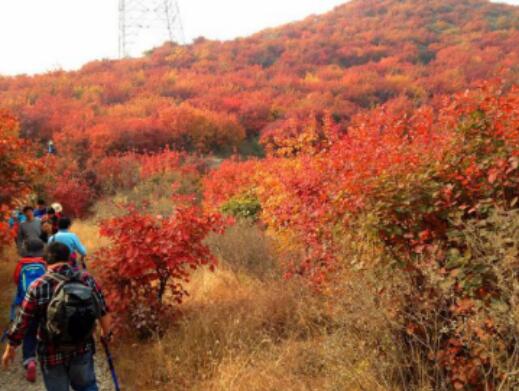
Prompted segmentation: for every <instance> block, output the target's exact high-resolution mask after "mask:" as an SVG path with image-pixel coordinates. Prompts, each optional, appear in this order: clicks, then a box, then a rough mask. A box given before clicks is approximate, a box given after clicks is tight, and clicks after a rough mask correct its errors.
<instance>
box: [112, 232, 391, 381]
mask: <svg viewBox="0 0 519 391" xmlns="http://www.w3.org/2000/svg"><path fill="white" fill-rule="evenodd" d="M210 244H211V247H212V248H213V249H215V250H216V253H217V254H218V256H219V257H220V261H221V267H220V268H219V270H218V271H217V272H215V273H211V272H209V271H206V270H200V271H198V272H197V273H196V274H195V275H194V276H193V279H192V281H191V283H190V284H189V286H188V291H189V292H190V293H191V296H190V297H189V298H188V299H187V300H186V302H185V303H184V304H183V305H182V312H183V315H182V316H181V318H180V319H179V321H178V323H177V324H176V325H174V326H172V327H171V328H170V329H169V331H168V332H167V334H166V335H165V336H163V337H162V338H161V339H156V340H152V341H148V342H144V343H143V342H141V341H138V340H137V339H136V338H130V341H129V342H128V341H127V342H128V343H126V344H124V345H122V344H121V345H120V346H119V349H118V350H117V357H118V363H117V364H118V366H119V369H120V371H121V373H122V377H123V379H124V382H125V387H126V389H128V390H143V389H146V390H158V391H159V390H160V391H162V390H164V391H165V390H168V391H169V390H179V391H180V390H182V391H185V390H192V391H202V390H204V391H207V390H209V391H217V390H232V391H255V390H257V391H260V390H261V391H270V390H272V391H274V390H276V391H277V390H286V391H303V390H312V391H313V390H317V391H321V390H322V391H342V390H348V391H350V390H351V391H357V390H358V391H363V390H368V391H393V390H396V389H397V388H394V387H392V386H391V385H390V383H391V381H390V380H388V381H386V382H384V381H381V380H380V374H385V372H387V371H391V370H392V368H387V366H388V365H386V362H387V357H385V358H384V359H382V360H381V356H380V351H381V350H382V345H384V346H383V347H384V348H387V350H391V348H390V346H391V345H392V343H393V342H392V340H391V338H390V337H389V336H388V333H389V332H390V330H389V329H388V327H387V326H388V323H387V319H386V318H385V317H384V316H374V314H373V312H374V311H376V308H377V303H375V301H374V300H373V299H372V297H371V296H368V297H366V298H363V296H366V293H367V290H366V287H367V285H366V284H368V283H367V282H360V281H359V282H358V283H356V284H354V285H353V286H351V285H347V286H341V287H337V290H334V291H333V292H330V293H329V295H321V294H317V293H316V292H313V291H312V290H311V289H309V287H308V286H306V285H304V283H303V282H301V281H294V280H292V281H283V280H282V279H279V278H265V276H269V275H275V274H276V273H273V274H271V272H272V271H276V268H275V267H272V266H269V265H272V263H271V262H265V263H263V261H264V260H265V257H269V258H271V256H270V255H269V254H267V252H266V250H265V249H266V248H267V246H268V244H267V242H266V239H265V238H264V237H263V234H262V233H261V231H259V230H258V229H257V228H256V227H254V226H251V225H248V226H247V225H242V226H240V228H239V229H236V230H231V231H228V232H227V234H226V235H225V236H223V237H219V238H218V237H214V238H211V240H210ZM232 249H236V252H235V253H233V251H232ZM370 255H371V254H370ZM229 259H230V262H229V261H228V260H229ZM258 263H261V264H258ZM269 268H272V270H269ZM348 278H349V276H348ZM347 290H351V291H347ZM336 294H348V295H349V296H348V299H347V300H346V299H345V300H342V299H341V298H339V300H337V298H336V296H334V295H336ZM356 301H358V304H357V305H354V306H353V307H352V308H353V309H354V310H355V311H357V310H359V311H360V312H359V313H357V316H356V318H355V315H354V314H353V313H352V312H351V311H341V310H338V309H337V307H342V306H346V305H352V304H355V302H356ZM349 322H353V325H351V326H350V325H349V324H348V323H349ZM371 335H372V337H371ZM366 337H368V341H367V342H366V341H365V340H364V339H365V338H366ZM388 345H389V347H388ZM380 362H382V363H380ZM389 366H390V365H389Z"/></svg>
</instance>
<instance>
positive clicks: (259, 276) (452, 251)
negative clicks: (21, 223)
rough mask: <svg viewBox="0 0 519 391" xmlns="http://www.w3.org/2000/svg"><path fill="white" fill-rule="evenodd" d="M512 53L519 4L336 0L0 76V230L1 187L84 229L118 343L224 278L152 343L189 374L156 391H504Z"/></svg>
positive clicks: (157, 326) (509, 334)
mask: <svg viewBox="0 0 519 391" xmlns="http://www.w3.org/2000/svg"><path fill="white" fill-rule="evenodd" d="M518 43H519V7H512V6H506V5H498V4H493V3H490V2H489V1H486V0H463V1H459V0H432V1H426V0H354V1H352V2H349V3H347V4H345V5H343V6H340V7H338V8H337V9H335V10H334V11H332V12H330V13H328V14H326V15H322V16H313V17H310V18H308V19H307V20H304V21H301V22H297V23H293V24H290V25H287V26H282V27H279V28H275V29H270V30H267V31H263V32H261V33H258V34H256V35H254V36H252V37H249V38H244V39H239V40H235V41H230V42H215V41H209V40H206V39H203V38H200V39H197V40H196V41H195V42H194V43H193V44H192V45H188V46H176V45H171V44H167V45H164V46H163V47H160V48H157V49H155V50H152V51H150V52H149V53H148V54H147V55H146V56H145V57H143V58H139V59H126V60H121V61H99V62H94V63H91V64H88V65H86V66H85V67H84V68H83V69H81V70H79V71H77V72H55V73H50V74H46V75H39V76H34V77H26V76H20V77H16V78H2V79H0V105H1V106H2V107H4V108H5V109H8V110H9V111H2V112H1V113H0V138H1V139H2V140H5V142H3V143H1V144H0V145H3V147H2V148H3V150H5V158H4V157H2V159H3V160H2V161H3V163H2V165H0V170H3V171H2V175H4V172H5V175H6V178H8V179H9V181H8V182H6V183H8V187H6V191H4V192H2V193H0V196H1V198H0V204H1V206H2V213H4V212H7V211H9V209H10V208H12V207H13V206H15V205H16V203H17V202H18V201H19V200H18V199H17V198H16V197H13V194H14V193H15V192H16V191H19V192H20V194H21V195H23V196H25V195H27V194H30V193H31V192H33V193H38V194H43V195H45V196H46V197H47V198H52V199H57V200H60V201H61V202H62V203H63V204H64V208H65V210H67V211H68V213H69V214H72V215H74V216H77V217H85V216H86V217H92V218H95V219H97V221H98V222H100V225H101V229H100V234H101V235H102V236H104V237H105V238H107V239H108V241H109V242H111V243H112V245H111V246H106V247H104V248H102V249H100V251H98V252H97V253H96V255H95V256H94V259H95V264H96V266H97V267H98V268H100V269H101V272H100V274H99V275H100V278H101V279H102V281H103V284H104V285H105V286H106V287H107V289H108V290H110V291H111V292H112V294H111V295H110V296H109V298H108V299H109V301H111V305H112V308H114V312H115V315H116V325H117V326H118V329H119V331H121V332H122V333H124V331H125V330H126V331H128V329H131V330H132V331H133V333H134V334H138V335H139V338H142V339H146V338H150V336H151V335H161V336H162V335H166V336H167V335H168V334H167V330H168V328H170V327H171V324H172V323H173V322H174V321H175V320H178V318H177V316H178V311H176V309H177V306H178V305H179V304H180V303H182V302H183V300H184V299H185V298H186V296H187V290H186V289H188V288H186V286H187V285H186V284H187V282H188V281H189V280H190V278H191V274H190V272H189V271H188V268H190V269H193V270H194V269H197V268H201V267H202V266H209V269H214V268H218V267H221V268H220V269H218V270H223V273H226V272H229V273H234V274H233V276H234V277H233V278H231V280H232V282H231V283H229V281H226V282H225V283H222V286H224V285H225V284H227V285H225V286H231V285H232V284H238V285H239V286H238V287H236V289H234V288H233V292H232V293H229V292H224V293H222V294H221V297H216V298H215V297H213V296H211V297H210V298H209V299H207V303H209V304H207V303H205V304H200V303H199V302H195V304H193V302H191V305H192V307H191V308H192V309H193V308H194V310H193V312H191V313H189V311H187V315H186V317H184V318H182V319H183V322H184V323H181V324H180V325H179V328H178V329H177V330H176V331H178V332H179V333H180V334H175V333H172V334H170V338H172V341H173V342H172V343H171V346H168V347H167V348H163V347H162V345H161V344H160V343H159V345H160V352H162V353H161V354H163V355H164V356H165V357H166V359H170V358H171V357H170V356H172V355H173V354H175V355H177V354H178V356H177V358H176V359H177V361H176V362H175V366H176V365H179V366H183V368H184V370H185V373H189V374H190V375H189V376H187V375H186V376H185V377H183V374H182V371H177V370H176V367H175V368H174V369H175V370H171V371H170V372H167V374H164V373H163V372H160V369H157V368H153V369H151V372H154V371H157V373H159V375H157V376H159V377H160V378H161V379H165V380H164V387H165V388H164V389H168V388H167V387H168V386H171V384H180V385H181V387H184V388H183V389H193V390H196V389H214V390H218V389H222V387H223V386H222V384H232V385H235V382H238V380H236V379H237V376H238V375H237V374H236V370H235V368H237V367H239V371H242V370H244V368H245V369H246V370H250V371H251V373H253V374H256V375H257V374H258V373H260V374H261V376H267V375H268V376H270V377H268V378H267V379H266V380H265V383H262V384H260V383H257V384H256V383H255V387H256V388H254V387H252V388H251V387H248V386H247V384H249V383H247V382H246V380H243V379H242V380H243V383H240V387H242V388H239V387H238V386H236V387H237V388H236V389H237V390H238V389H247V390H248V389H258V390H264V389H273V390H276V389H294V390H299V389H301V390H303V389H309V388H308V387H309V386H308V384H312V385H313V386H316V387H317V388H315V387H314V388H312V386H310V388H312V389H319V390H321V389H322V390H337V389H348V388H345V387H349V386H351V384H356V385H357V384H358V388H354V389H359V390H361V389H369V390H384V391H387V390H441V391H444V390H449V391H450V390H467V391H480V390H481V391H482V390H508V391H511V390H517V389H518V387H519V374H518V372H517V368H518V367H519V351H518V349H517V346H519V328H518V325H519V304H518V303H519V287H518V285H517V279H518V278H519V242H518V238H519V235H518V229H519V212H518V207H519V86H518V82H519V67H518V64H519V45H518ZM50 139H52V140H54V141H55V142H56V145H57V149H58V154H57V155H53V154H49V155H46V154H43V153H39V154H38V153H37V152H35V151H37V150H38V149H39V150H40V151H41V150H43V149H44V147H43V146H44V144H45V142H47V141H48V140H50ZM21 140H23V141H21ZM41 155H43V156H41ZM0 162H1V161H0ZM4 167H5V168H4ZM12 172H15V175H14V174H12ZM7 173H10V174H9V176H7ZM24 174H25V175H24ZM21 178H25V180H22V179H21ZM136 233H138V234H136ZM237 276H238V277H237ZM231 280H230V281H231ZM243 281H246V284H248V285H247V287H248V289H249V288H250V287H253V288H250V289H249V290H247V289H245V288H244V287H243V286H242V285H245V283H243ZM228 283H229V284H228ZM215 284H216V283H215ZM240 284H242V285H240ZM202 285H203V284H202ZM232 286H235V285H232ZM203 288H204V289H201V291H203V292H206V289H205V288H206V287H205V286H204V287H203ZM210 288H211V287H208V288H207V291H208V290H209V289H210ZM215 291H217V289H216V288H215ZM122 292H124V294H123V293H122ZM247 292H252V293H250V294H249V293H247ZM258 292H259V293H261V294H260V295H259V296H258V295H257V293H258ZM205 294H207V293H205ZM207 295H209V296H210V294H207ZM240 295H242V296H240ZM202 296H203V295H202ZM204 297H205V296H204ZM258 297H259V299H257V298H258ZM238 298H239V300H238ZM168 299H170V300H168ZM218 299H220V301H218ZM203 300H205V299H202V303H203ZM233 300H236V301H233ZM254 300H257V301H254ZM260 300H263V302H261V303H260V304H262V305H263V306H261V305H259V306H258V303H259V302H260ZM279 302H283V303H285V304H286V305H278V304H279ZM219 305H222V306H225V308H226V309H227V310H228V311H229V313H230V314H231V315H233V316H234V315H235V316H236V319H238V323H236V324H233V325H234V326H233V325H231V324H230V323H229V319H234V318H232V316H227V314H226V313H224V314H225V317H226V318H225V319H222V318H221V316H222V312H220V307H219ZM197 306H200V307H197ZM303 307H304V308H303ZM187 308H190V307H189V306H188V307H187ZM201 308H202V309H203V310H202V311H200V309H201ZM212 308H214V311H215V312H214V313H213V312H211V311H212ZM243 308H250V309H254V310H251V311H249V312H250V313H249V312H248V313H247V314H245V313H243ZM274 308H275V310H274ZM256 309H257V311H256ZM240 311H241V312H240ZM255 311H256V312H255ZM204 316H206V317H205V318H204ZM254 316H257V317H256V318H254ZM190 322H191V323H190ZM197 322H198V323H197ZM239 322H243V324H247V325H248V326H249V328H247V327H244V326H242V323H239ZM208 323H211V327H208ZM208 330H209V331H208ZM212 333H214V334H212ZM179 335H180V336H179ZM193 335H195V337H194V338H193V337H192V336H193ZM213 335H218V338H216V339H215V338H213ZM182 338H184V339H182ZM179 339H181V341H180V342H181V343H180V342H179ZM193 341H196V342H193ZM265 341H266V342H265ZM139 346H141V345H139ZM260 346H261V347H262V348H261V349H259V348H258V347H260ZM263 346H267V347H265V348H263ZM168 349H170V350H171V351H173V352H175V353H169V355H167V354H166V353H164V352H165V351H168ZM175 349H178V350H175ZM181 349H185V351H181ZM298 349H300V350H298ZM305 349H306V350H305ZM193 351H196V352H197V354H196V355H193V353H192V352H193ZM186 352H188V353H186ZM300 352H301V354H299V353H300ZM305 352H306V353H308V356H307V355H305V354H306V353H305ZM303 353H304V354H303ZM310 353H311V354H310ZM150 354H151V353H150ZM213 354H214V355H213ZM195 356H196V357H195ZM179 357H180V358H179ZM243 357H245V359H243ZM287 357H288V358H287ZM290 357H292V358H293V361H294V364H293V366H290V365H289V364H287V361H291V360H292V359H290ZM240 358H241V359H240ZM303 359H304V360H308V362H310V363H311V365H310V364H308V365H307V364H306V363H305V362H302V361H298V360H303ZM190 360H191V361H190ZM238 362H239V364H238ZM280 362H281V363H285V365H286V367H284V368H282V372H276V371H279V368H273V367H272V366H269V365H274V364H272V363H280ZM295 363H297V365H300V367H299V366H297V365H296V364H295ZM255 365H257V367H255ZM262 365H263V366H262ZM235 366H236V367H235ZM159 367H160V365H159ZM229 368H230V369H229ZM287 368H288V369H287ZM226 369H227V371H226ZM197 371H198V372H197ZM204 371H205V372H204ZM254 371H256V372H254ZM269 371H270V372H269ZM154 373H155V372H154ZM240 373H241V372H240ZM279 373H283V374H284V375H285V374H286V375H287V376H288V378H289V379H292V380H293V381H294V382H295V381H299V380H300V379H301V378H304V379H305V381H308V382H307V383H304V382H303V383H304V385H302V386H301V387H300V388H297V387H295V386H294V384H295V383H294V384H292V383H291V385H292V386H294V388H287V386H286V383H285V385H282V383H279V382H281V381H282V378H283V377H284V376H279ZM219 376H220V377H219ZM226 376H227V377H226ZM261 376H259V377H258V376H249V381H251V380H250V379H257V378H261V379H263V377H261ZM226 379H227V381H228V382H230V383H225V381H226ZM229 379H230V380H229ZM135 381H136V382H143V383H142V384H140V383H139V384H140V385H141V387H142V388H146V387H147V386H149V383H146V379H135ZM265 384H269V386H268V387H267V386H265ZM299 384H301V383H299ZM218 385H220V387H221V388H218ZM224 389H227V388H225V387H224ZM229 389H230V388H229ZM352 389H353V388H352Z"/></svg>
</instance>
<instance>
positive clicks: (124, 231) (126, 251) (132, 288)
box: [95, 207, 223, 335]
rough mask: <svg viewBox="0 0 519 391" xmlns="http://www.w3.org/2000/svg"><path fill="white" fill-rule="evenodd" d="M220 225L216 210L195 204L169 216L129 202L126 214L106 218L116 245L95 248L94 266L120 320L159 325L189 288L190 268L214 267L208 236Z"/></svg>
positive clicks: (147, 327)
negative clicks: (213, 212)
mask: <svg viewBox="0 0 519 391" xmlns="http://www.w3.org/2000/svg"><path fill="white" fill-rule="evenodd" d="M222 229H223V221H222V220H221V219H220V217H219V216H218V215H210V214H203V213H202V212H201V211H200V210H199V209H197V208H196V207H185V208H178V209H177V210H176V211H175V213H174V214H173V215H172V216H170V217H167V218H164V217H162V216H151V215H146V214H141V213H140V212H138V211H137V210H135V209H134V208H130V210H129V213H128V214H127V215H125V216H123V217H119V218H114V219H111V220H107V221H104V222H103V223H102V227H101V234H102V235H103V236H105V237H107V238H109V239H110V240H111V242H112V245H111V246H110V247H108V248H105V249H102V250H100V251H99V252H98V253H96V254H95V267H96V269H97V270H98V273H99V276H100V278H101V280H102V282H103V285H104V287H105V290H106V292H107V299H108V302H109V305H110V308H111V309H112V311H113V312H114V313H115V314H116V315H117V317H116V324H117V326H118V327H119V328H120V329H124V328H126V329H132V328H133V329H137V330H139V331H140V332H141V333H142V335H146V334H147V333H149V332H150V331H156V330H157V329H159V328H160V322H161V321H163V320H165V319H168V318H170V317H171V316H172V314H173V311H170V310H171V309H172V308H173V307H174V306H175V305H178V304H180V303H182V299H183V298H184V296H185V295H186V294H187V292H186V290H185V287H184V284H185V283H186V282H188V281H189V276H190V273H191V272H192V271H194V270H196V269H197V268H199V267H200V266H203V265H209V266H210V267H211V268H213V267H215V265H216V258H215V257H214V256H213V255H212V254H211V252H210V250H209V248H208V247H207V246H206V245H205V244H204V239H205V238H206V237H207V235H208V234H209V233H210V232H221V230H222Z"/></svg>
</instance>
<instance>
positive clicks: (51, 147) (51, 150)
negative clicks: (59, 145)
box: [47, 140, 58, 155]
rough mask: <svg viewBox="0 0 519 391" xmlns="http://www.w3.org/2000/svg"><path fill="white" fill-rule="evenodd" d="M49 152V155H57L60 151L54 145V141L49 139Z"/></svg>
mask: <svg viewBox="0 0 519 391" xmlns="http://www.w3.org/2000/svg"><path fill="white" fill-rule="evenodd" d="M47 153H48V154H49V155H56V154H57V153H58V150H57V149H56V146H55V145H54V141H52V140H49V142H48V144H47Z"/></svg>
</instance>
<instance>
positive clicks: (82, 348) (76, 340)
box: [2, 243, 112, 391]
mask: <svg viewBox="0 0 519 391" xmlns="http://www.w3.org/2000/svg"><path fill="white" fill-rule="evenodd" d="M69 257H70V252H69V249H68V247H67V246H65V245H64V244H62V243H52V244H51V245H50V246H49V247H48V250H47V258H48V259H47V265H48V271H47V273H46V274H45V275H43V276H42V277H40V278H39V279H37V280H36V281H35V282H34V283H33V284H32V285H31V286H30V287H29V290H28V291H27V295H26V296H25V299H24V300H23V303H22V307H21V311H20V313H19V314H18V316H17V318H16V321H15V322H14V324H13V326H12V327H11V329H10V331H9V333H8V336H7V338H8V340H9V344H8V345H7V347H6V349H5V352H4V354H3V357H2V364H3V366H4V367H5V368H8V367H9V365H10V364H11V363H12V362H13V360H14V357H15V353H16V348H17V347H18V346H19V345H20V344H21V343H22V340H23V338H24V335H25V334H26V331H27V330H28V329H29V327H30V324H31V322H33V321H35V322H37V323H38V348H37V351H38V359H39V361H40V364H41V369H42V374H43V381H44V384H45V388H46V389H47V391H68V390H69V387H72V389H74V390H81V391H98V390H99V389H98V386H97V381H96V376H95V371H94V359H93V356H94V354H95V345H94V339H93V333H94V329H95V325H96V323H97V321H99V324H100V325H101V333H102V336H103V337H104V340H105V341H107V340H109V339H110V336H111V334H112V333H111V331H110V319H109V315H108V311H107V307H106V304H105V300H104V296H103V293H102V291H101V289H100V287H99V285H98V284H97V283H96V281H95V280H94V278H93V277H92V276H91V275H90V274H88V273H87V272H85V271H75V270H73V268H71V266H70V265H69V264H68V259H69Z"/></svg>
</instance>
